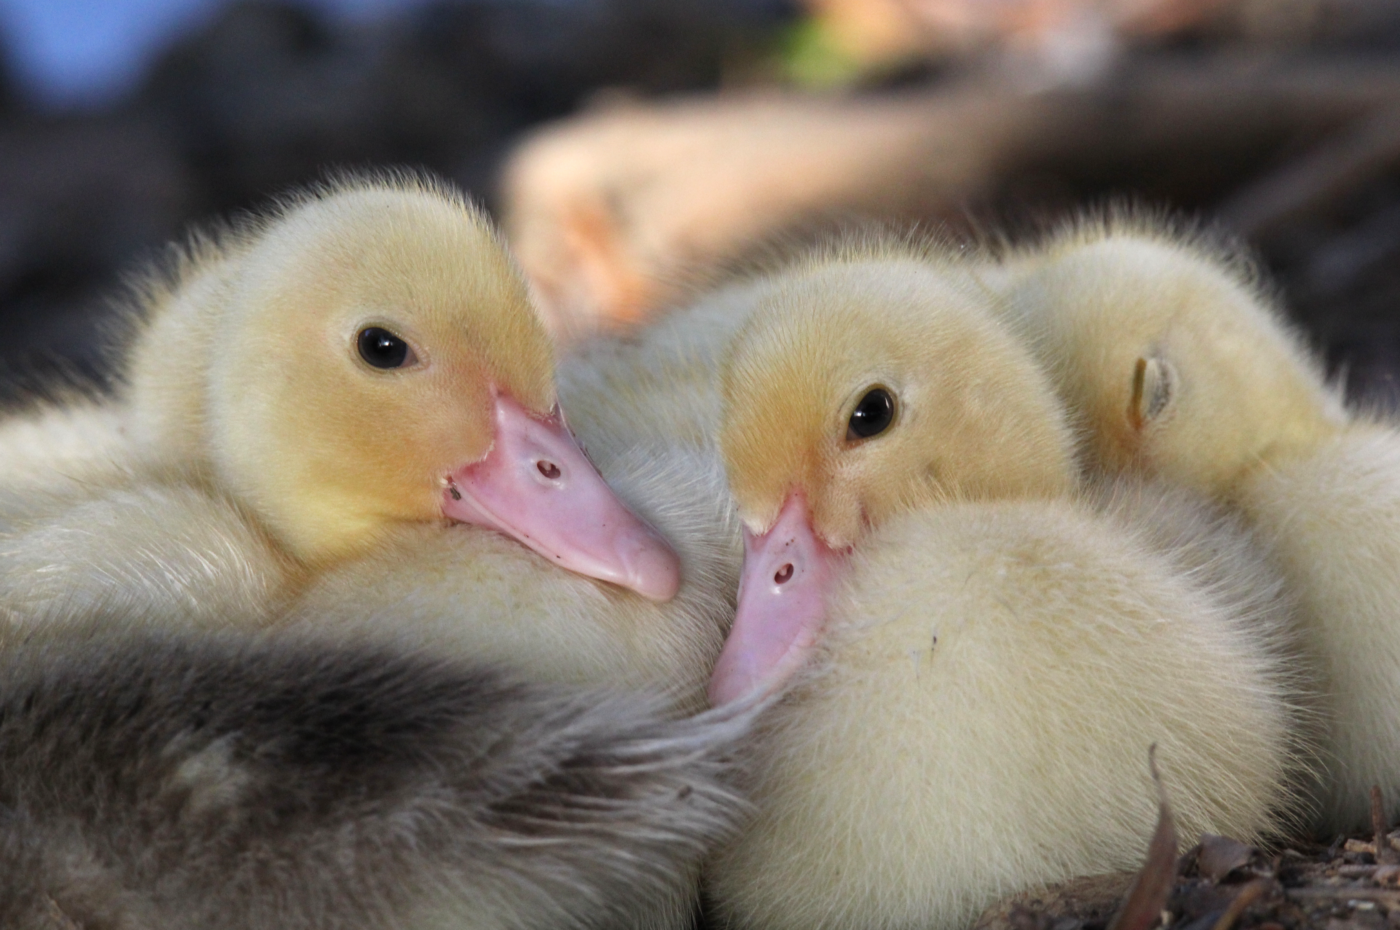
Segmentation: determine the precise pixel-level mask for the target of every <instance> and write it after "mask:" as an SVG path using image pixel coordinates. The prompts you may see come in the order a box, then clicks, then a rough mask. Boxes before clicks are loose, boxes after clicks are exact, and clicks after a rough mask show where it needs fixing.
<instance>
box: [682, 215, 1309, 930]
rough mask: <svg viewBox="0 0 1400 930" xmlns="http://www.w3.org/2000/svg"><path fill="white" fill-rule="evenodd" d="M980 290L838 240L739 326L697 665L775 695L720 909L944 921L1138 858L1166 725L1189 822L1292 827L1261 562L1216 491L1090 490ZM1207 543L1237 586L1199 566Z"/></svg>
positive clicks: (1276, 664) (713, 886) (877, 244)
mask: <svg viewBox="0 0 1400 930" xmlns="http://www.w3.org/2000/svg"><path fill="white" fill-rule="evenodd" d="M991 302H992V297H991V295H990V294H989V293H988V292H987V290H986V289H985V288H984V287H981V286H980V285H979V284H978V282H977V281H976V278H975V275H974V274H973V270H972V269H971V268H970V267H966V266H965V265H959V264H955V263H954V262H953V260H952V259H951V258H945V257H943V256H942V255H941V253H939V252H938V251H937V250H936V249H935V250H932V252H931V254H925V252H923V251H921V250H920V249H917V248H913V247H909V246H904V245H900V244H897V243H892V242H889V241H886V240H875V241H864V242H860V241H857V242H853V243H849V242H848V243H846V244H844V245H842V246H840V247H838V248H833V249H828V250H826V251H823V252H818V253H816V254H815V255H814V256H812V257H810V258H808V259H806V260H803V261H800V262H798V263H796V264H795V265H794V266H793V267H792V268H791V269H789V270H788V271H786V272H784V273H782V274H780V275H778V276H776V277H774V278H773V279H772V280H771V281H770V283H769V290H768V293H767V294H766V295H765V296H764V298H763V299H762V300H761V301H760V304H759V307H758V309H757V310H756V311H755V313H754V315H753V316H752V317H751V318H750V320H749V322H748V323H747V324H746V325H745V327H744V328H743V329H742V330H741V331H740V333H739V336H738V338H737V339H736V340H735V342H734V344H733V346H732V347H731V349H730V353H729V355H728V357H727V359H726V361H725V364H724V368H723V373H722V380H721V389H722V396H723V406H722V425H721V430H720V445H721V448H722V451H723V455H724V461H725V466H726V469H727V472H728V476H729V482H730V488H731V490H732V492H733V494H734V497H735V500H736V502H737V506H738V509H739V514H740V517H741V519H742V520H743V523H744V528H745V529H744V541H745V560H744V570H743V576H742V580H741V583H740V593H739V603H738V613H737V616H736V617H735V620H734V624H733V627H732V630H731V632H730V634H729V637H728V639H727V641H726V643H725V646H724V650H723V652H722V654H721V657H720V659H719V660H718V662H717V664H716V666H715V669H714V673H713V677H712V679H711V681H710V685H709V691H710V695H711V698H712V701H713V702H714V703H716V704H723V703H725V702H727V701H732V700H736V699H739V698H740V697H742V696H744V695H749V694H753V693H762V692H765V691H779V690H781V689H785V690H784V691H783V693H782V699H781V700H780V702H778V703H777V704H776V705H775V706H773V707H772V708H771V709H770V710H769V711H768V712H767V713H766V714H765V716H764V718H763V720H762V721H761V722H760V727H761V734H760V735H759V736H757V737H756V738H755V740H754V741H753V752H754V754H755V756H756V758H755V759H754V760H753V763H752V764H753V766H754V776H753V785H752V795H751V796H752V800H753V802H754V804H755V806H756V808H757V810H758V813H757V816H756V819H755V820H754V821H753V823H752V824H751V825H750V826H749V827H748V828H747V829H746V830H745V831H744V832H743V833H742V834H741V835H740V837H738V838H737V839H736V840H735V841H734V842H733V843H731V844H727V845H726V846H725V847H723V848H722V849H721V850H720V851H719V852H718V853H717V854H716V856H715V857H714V858H713V860H712V862H711V863H710V865H709V866H708V873H709V877H708V889H709V895H710V898H711V901H712V904H713V906H714V908H715V910H716V912H717V914H718V917H719V919H720V921H721V923H722V924H723V923H724V922H725V921H727V922H728V923H727V925H728V926H733V927H765V928H783V927H806V926H842V927H921V928H932V930H951V928H954V927H958V926H966V925H967V924H968V923H969V922H970V920H971V919H972V918H973V917H974V916H975V915H976V914H977V913H979V911H980V910H981V909H983V908H984V907H985V906H986V905H987V904H988V903H990V902H991V901H993V900H994V899H996V898H998V897H1000V896H1002V895H1005V894H1007V893H1010V892H1013V891H1016V890H1018V889H1021V888H1025V887H1029V886H1034V885H1037V884H1040V883H1049V882H1055V881H1060V880H1064V879H1067V878H1069V877H1071V876H1075V875H1080V874H1086V873H1093V872H1104V871H1112V870H1120V869H1127V868H1132V867H1133V866H1134V865H1135V863H1137V862H1138V861H1139V858H1140V856H1141V854H1142V849H1143V848H1144V846H1145V844H1146V840H1147V837H1148V836H1149V834H1150V833H1151V831H1152V828H1153V823H1154V820H1155V802H1154V798H1155V793H1154V791H1153V789H1152V787H1151V782H1150V778H1149V773H1148V764H1147V758H1148V750H1149V747H1150V746H1151V745H1152V744H1156V745H1157V747H1158V749H1157V758H1158V760H1159V762H1160V763H1161V767H1162V770H1163V776H1164V780H1165V783H1166V787H1167V790H1168V792H1169V793H1170V795H1171V797H1172V803H1173V807H1174V809H1175V811H1176V813H1177V817H1178V824H1179V829H1180V832H1181V834H1182V835H1183V836H1187V837H1190V836H1194V835H1195V834H1196V833H1197V832H1198V831H1207V830H1208V831H1212V832H1216V833H1224V834H1227V835H1231V836H1239V837H1246V838H1250V839H1256V838H1259V837H1261V836H1264V835H1267V834H1269V833H1270V832H1271V831H1273V830H1275V829H1277V828H1278V827H1279V826H1280V825H1281V824H1282V823H1283V822H1284V819H1285V810H1286V807H1287V801H1288V800H1289V795H1288V787H1287V786H1288V784H1289V780H1290V778H1292V772H1293V767H1294V766H1295V765H1296V764H1298V760H1299V758H1300V756H1299V750H1300V746H1299V737H1298V735H1297V734H1299V733H1300V732H1301V731H1300V730H1299V729H1298V726H1297V724H1298V718H1299V716H1300V712H1299V711H1298V710H1297V709H1295V707H1294V706H1293V704H1292V703H1291V702H1290V700H1289V697H1288V695H1289V694H1290V693H1291V689H1292V688H1294V687H1295V686H1296V683H1295V682H1294V681H1293V680H1292V678H1291V674H1292V673H1291V672H1290V669H1289V666H1288V664H1287V662H1286V661H1285V649H1286V642H1285V639H1284V622H1283V617H1282V616H1281V615H1280V612H1279V611H1278V610H1277V606H1278V603H1279V602H1278V601H1277V600H1276V592H1277V581H1276V579H1274V578H1272V576H1270V574H1269V573H1268V570H1267V565H1266V563H1264V562H1263V561H1262V560H1260V559H1258V558H1256V557H1255V556H1254V555H1253V554H1252V552H1251V550H1250V544H1249V541H1248V538H1247V536H1246V535H1244V534H1242V533H1240V532H1239V531H1238V528H1237V526H1236V524H1235V523H1234V522H1233V521H1231V520H1230V519H1229V518H1228V517H1223V518H1218V519H1217V518H1215V517H1212V516H1210V511H1209V508H1206V509H1204V510H1201V511H1200V512H1199V514H1198V515H1196V516H1192V514H1191V513H1189V512H1184V511H1183V513H1181V514H1180V515H1178V516H1177V517H1176V518H1175V521H1176V526H1175V527H1173V528H1171V529H1160V528H1156V527H1153V526H1151V525H1150V524H1149V525H1145V526H1144V525H1141V524H1139V523H1138V522H1137V521H1138V520H1139V519H1141V517H1142V515H1143V514H1144V513H1150V512H1151V508H1150V507H1148V506H1146V503H1145V502H1149V501H1150V500H1151V497H1152V494H1153V490H1152V488H1150V487H1148V486H1145V485H1144V486H1137V488H1136V490H1135V491H1134V492H1133V493H1131V494H1128V495H1112V494H1109V495H1104V496H1101V497H1099V498H1090V497H1088V496H1086V495H1082V494H1081V493H1080V492H1079V491H1078V490H1077V477H1078V476H1077V472H1076V469H1075V467H1074V463H1073V460H1072V450H1073V446H1072V437H1073V434H1072V431H1071V429H1070V427H1069V425H1068V423H1067V421H1066V418H1065V415H1064V411H1063V409H1062V407H1061V406H1060V403H1059V401H1058V400H1057V398H1056V397H1055V395H1054V392H1053V390H1052V388H1051V385H1050V382H1049V380H1048V379H1047V378H1046V376H1045V375H1044V373H1043V372H1042V371H1041V370H1040V368H1039V367H1038V366H1037V365H1036V363H1035V361H1034V359H1033V358H1032V357H1031V355H1030V353H1029V351H1027V350H1026V349H1025V347H1024V346H1022V345H1021V344H1020V343H1019V342H1018V341H1017V340H1016V339H1015V338H1014V336H1013V334H1012V333H1011V332H1009V331H1008V330H1007V329H1006V328H1005V327H1004V326H1003V325H1001V324H1000V323H999V322H998V320H997V319H996V318H995V313H994V310H993V309H992V307H991V306H990V304H991ZM1115 499H1117V500H1119V501H1120V502H1119V503H1115ZM1175 503H1176V502H1175V501H1173V500H1171V499H1168V498H1163V506H1164V507H1171V506H1174V505H1175ZM1212 548H1214V549H1215V550H1216V551H1217V553H1220V554H1217V555H1212V553H1211V549H1212ZM1178 550H1179V551H1178ZM1219 559H1225V560H1226V561H1227V562H1228V563H1229V564H1228V565H1227V566H1225V568H1227V569H1230V570H1248V571H1250V572H1252V573H1254V574H1253V575H1252V576H1251V577H1250V579H1249V583H1237V584H1234V585H1226V586H1221V587H1217V586H1214V585H1212V584H1210V583H1209V578H1210V577H1211V576H1213V575H1214V576H1218V575H1220V574H1222V571H1221V568H1220V566H1216V567H1215V568H1214V569H1213V571H1208V572H1206V573H1205V575H1206V576H1207V577H1205V578H1202V577H1199V576H1198V575H1196V574H1193V573H1191V572H1190V571H1189V569H1190V566H1191V564H1192V563H1196V564H1210V563H1213V562H1215V561H1217V560H1219Z"/></svg>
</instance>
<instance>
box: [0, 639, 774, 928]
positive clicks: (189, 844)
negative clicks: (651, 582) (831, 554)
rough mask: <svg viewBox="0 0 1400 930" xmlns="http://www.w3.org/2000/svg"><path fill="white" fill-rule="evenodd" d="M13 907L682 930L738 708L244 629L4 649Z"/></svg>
mask: <svg viewBox="0 0 1400 930" xmlns="http://www.w3.org/2000/svg"><path fill="white" fill-rule="evenodd" d="M0 668H3V674H0V682H3V684H0V757H3V764H0V923H3V925H4V926H5V927H11V928H15V930H39V928H45V927H50V926H53V925H54V922H55V921H59V922H71V923H74V924H76V925H81V926H88V927H95V926H123V927H126V926H133V927H135V926H139V927H143V928H152V930H157V928H172V930H173V928H176V927H179V928H199V930H215V928H248V927H266V928H275V930H296V928H308V930H309V928H313V927H327V926H335V927H347V928H358V927H364V928H370V927H385V926H448V925H451V926H459V927H472V928H478V927H480V928H497V927H499V928H526V927H538V928H556V927H595V926H618V927H668V926H684V925H686V924H687V923H688V921H689V919H690V908H691V900H690V899H691V896H692V894H693V886H694V882H695V870H696V864H697V862H698V860H699V858H700V856H701V855H702V854H703V852H704V851H705V849H706V848H708V847H709V846H710V845H712V844H713V843H714V842H715V841H717V840H718V839H721V838H723V837H724V836H725V835H727V834H728V832H729V831H730V830H731V829H732V825H733V823H734V821H735V819H736V818H737V817H738V816H740V815H741V813H742V811H743V805H742V803H741V802H740V801H739V799H738V798H737V796H736V795H735V794H734V792H733V791H732V789H730V788H729V787H727V786H726V783H725V781H726V777H727V772H728V769H729V767H730V763H729V759H730V750H731V748H732V746H733V744H734V742H735V741H736V740H737V739H738V738H739V737H740V735H741V734H742V732H743V729H744V727H745V725H746V724H745V722H744V716H743V715H742V714H739V715H735V714H729V715H713V714H712V715H709V716H708V717H706V718H700V719H692V720H683V721H677V720H671V719H670V718H669V717H668V716H667V715H666V713H665V712H664V711H662V709H661V708H660V706H659V705H658V703H657V702H656V701H654V700H651V699H648V698H647V697H645V696H643V695H622V694H618V693H609V692H606V691H601V690H598V689H591V690H590V689H569V688H564V687H561V686H541V685H526V684H521V683H519V682H518V681H514V680H512V679H511V678H510V677H509V676H506V675H503V674H501V673H499V672H497V671H495V670H493V669H492V668H490V667H489V666H484V665H481V664H479V663H478V664H470V665H465V666H460V665H456V664H454V663H450V662H442V661H438V660H432V659H427V658H424V657H421V656H420V657H415V656H411V655H406V654H403V653H400V652H395V651H391V650H385V649H383V648H366V647H353V646H352V647H346V646H343V645H338V644H335V643H331V642H324V641H322V642H316V641H297V640H295V639H286V638H282V639H276V638H267V639H257V638H249V637H246V636H224V637H218V636H208V635H206V636H201V637H198V638H193V637H189V636H186V635H177V636H171V635H170V634H169V633H168V632H166V633H161V634H135V633H131V632H128V633H127V634H126V635H123V636H120V637H115V638H114V637H112V636H110V635H105V636H104V635H101V634H99V635H96V636H94V637H93V638H90V639H86V640H84V639H79V638H71V637H70V638H67V639H62V640H57V641H50V642H47V643H46V642H43V641H41V640H37V639H36V640H30V641H29V642H27V643H25V644H22V645H19V646H13V647H10V648H8V649H7V650H6V652H5V654H4V655H3V657H0Z"/></svg>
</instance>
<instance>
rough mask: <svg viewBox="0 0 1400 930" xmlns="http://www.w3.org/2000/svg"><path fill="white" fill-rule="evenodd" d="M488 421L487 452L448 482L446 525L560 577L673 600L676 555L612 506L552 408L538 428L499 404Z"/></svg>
mask: <svg viewBox="0 0 1400 930" xmlns="http://www.w3.org/2000/svg"><path fill="white" fill-rule="evenodd" d="M494 419H495V427H496V435H495V441H494V442H493V444H492V446H491V451H490V452H488V453H487V454H486V457H485V458H484V459H482V460H481V461H479V462H473V463H472V464H470V465H466V466H464V467H462V468H459V469H457V470H456V471H454V472H453V473H452V474H451V475H449V476H448V478H447V488H446V489H445V490H444V491H443V498H442V512H443V515H444V516H446V517H449V518H450V519H453V520H460V521H462V522H463V523H475V524H478V525H480V526H486V527H490V528H491V529H493V530H498V531H500V532H502V533H505V534H506V535H507V536H510V537H512V538H514V539H517V540H519V541H520V542H522V543H524V544H525V545H526V546H529V547H530V548H531V549H533V550H535V551H536V552H538V553H539V554H540V555H542V556H544V557H545V558H547V559H549V560H551V561H553V562H556V563H558V564H559V565H560V566H561V567H563V568H567V569H569V570H570V571H575V572H578V573H579V574H580V575H587V576H588V577H590V578H598V579H601V580H603V581H610V582H612V583H613V584H618V585H622V586H623V587H625V588H631V589H632V590H633V591H636V592H637V593H638V594H640V595H642V596H643V597H646V598H650V599H651V600H653V601H669V600H670V599H671V598H673V597H675V595H676V591H677V589H679V588H680V584H681V566H680V559H679V558H677V556H676V553H675V551H674V550H672V549H671V547H670V545H668V544H667V542H666V540H665V539H663V538H662V537H661V534H659V533H657V532H656V530H654V529H652V528H651V527H650V526H648V525H647V524H646V523H645V522H643V521H642V520H641V519H640V518H639V517H638V516H637V515H636V514H634V513H632V511H631V510H628V509H627V505H625V504H624V503H622V501H620V500H618V499H617V496H616V495H615V494H613V491H612V488H610V487H608V486H607V484H606V483H604V481H603V478H602V476H601V475H599V474H598V471H597V469H595V468H594V467H593V463H592V462H590V461H588V459H587V458H586V457H585V456H584V454H583V450H582V449H580V448H579V447H578V444H577V443H576V442H575V441H574V438H573V435H572V434H571V433H570V432H569V429H568V427H566V426H565V425H564V421H563V418H562V417H561V416H560V415H559V412H558V410H557V409H556V410H555V412H554V413H553V414H551V415H550V416H549V417H547V418H544V419H540V418H538V417H535V416H533V415H531V414H530V413H529V412H528V411H527V410H526V409H525V408H524V407H522V406H521V405H520V404H518V403H516V402H515V401H514V400H512V399H511V398H509V397H506V396H505V395H497V396H496V409H495V418H494Z"/></svg>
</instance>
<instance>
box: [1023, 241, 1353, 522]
mask: <svg viewBox="0 0 1400 930" xmlns="http://www.w3.org/2000/svg"><path fill="white" fill-rule="evenodd" d="M1118 225H1119V227H1120V228H1115V226H1114V225H1113V224H1098V223H1090V224H1085V225H1081V226H1080V227H1078V228H1076V229H1074V230H1072V231H1071V232H1070V233H1069V234H1067V235H1065V236H1062V237H1061V238H1060V240H1059V241H1057V242H1054V243H1052V245H1051V246H1050V247H1049V249H1047V250H1046V253H1045V254H1044V256H1043V257H1042V258H1041V259H1040V260H1039V261H1037V260H1036V259H1035V257H1034V256H1032V257H1031V261H1030V262H1029V263H1028V264H1029V265H1030V266H1031V267H1032V268H1033V270H1032V271H1030V272H1029V273H1028V274H1026V275H1025V277H1024V278H1022V279H1021V281H1020V283H1019V284H1018V285H1017V286H1015V287H1014V288H1012V289H1011V290H1010V291H1009V293H1008V299H1007V301H1006V304H1005V308H1006V312H1007V313H1008V314H1009V319H1010V320H1011V322H1012V324H1013V326H1015V327H1016V328H1018V329H1021V330H1022V331H1023V332H1024V334H1025V335H1026V336H1027V337H1028V339H1029V340H1030V342H1031V344H1032V345H1033V346H1034V348H1035V350H1036V351H1037V353H1038V354H1039V355H1040V357H1041V358H1042V359H1043V360H1044V364H1045V367H1046V370H1047V371H1048V372H1049V374H1050V376H1051V378H1052V380H1053V381H1054V382H1055V383H1056V387H1057V388H1058V390H1059V391H1060V394H1061V396H1062V397H1063V398H1065V400H1066V402H1067V404H1068V405H1069V407H1070V409H1071V410H1072V411H1074V412H1075V413H1076V414H1077V416H1078V417H1080V423H1079V424H1077V425H1080V426H1082V427H1083V430H1084V440H1085V442H1086V443H1088V452H1089V457H1090V459H1091V460H1093V461H1094V462H1095V464H1097V465H1099V466H1102V467H1104V468H1106V469H1108V470H1110V471H1133V472H1138V473H1145V474H1152V475H1157V476H1160V477H1163V478H1166V479H1168V480H1171V481H1174V482H1178V483H1182V484H1185V485H1187V486H1190V487H1194V488H1196V489H1198V490H1201V491H1203V492H1205V493H1207V494H1210V495H1213V496H1216V497H1224V498H1228V497H1229V496H1230V495H1231V494H1232V491H1233V489H1234V488H1235V486H1236V485H1237V483H1238V482H1239V480H1240V479H1241V478H1242V477H1243V476H1244V475H1246V474H1248V473H1249V472H1250V471H1251V470H1252V469H1253V468H1254V467H1255V466H1257V465H1258V464H1260V463H1261V462H1265V461H1268V460H1270V459H1271V458H1272V457H1275V456H1280V455H1287V454H1288V453H1289V451H1290V450H1292V449H1297V448H1307V447H1308V445H1309V444H1311V443H1313V442H1315V441H1316V440H1317V439H1318V438H1319V437H1321V436H1324V435H1326V434H1327V433H1328V432H1329V431H1330V430H1331V429H1333V428H1335V425H1336V424H1337V423H1339V422H1340V421H1341V420H1342V419H1343V418H1344V414H1343V412H1342V408H1341V404H1340V401H1339V400H1338V398H1337V397H1336V396H1335V395H1334V394H1333V393H1332V392H1331V391H1330V390H1329V389H1328V388H1327V386H1326V384H1325V381H1324V379H1323V376H1322V373H1321V372H1320V370H1318V366H1317V365H1316V363H1315V362H1314V361H1313V359H1312V358H1311V356H1310V355H1309V353H1307V352H1306V351H1305V350H1304V349H1303V347H1302V344H1301V341H1300V340H1299V339H1298V338H1297V337H1296V336H1295V335H1294V333H1292V332H1291V331H1290V330H1289V328H1288V327H1287V326H1286V325H1285V324H1284V323H1283V322H1282V321H1281V320H1280V319H1278V318H1277V316H1276V314H1275V313H1274V311H1273V309H1272V308H1271V307H1270V306H1269V301H1268V300H1267V298H1266V296H1265V295H1264V294H1263V293H1262V291H1261V289H1260V288H1259V287H1258V285H1257V284H1256V283H1255V282H1254V280H1253V277H1252V274H1251V273H1250V272H1249V271H1248V269H1246V268H1244V267H1243V266H1241V265H1240V263H1239V262H1238V261H1235V260H1233V259H1230V258H1228V257H1225V256H1224V255H1223V254H1219V253H1213V252H1212V251H1211V250H1209V249H1207V248H1204V247H1202V246H1200V245H1198V244H1196V243H1194V242H1192V241H1190V240H1189V239H1178V238H1173V237H1171V236H1169V235H1168V234H1167V233H1165V232H1159V231H1156V230H1154V229H1152V227H1151V226H1148V225H1144V224H1141V223H1139V224H1137V225H1136V226H1134V225H1132V224H1128V226H1127V228H1126V229H1123V228H1121V227H1122V225H1123V224H1121V223H1120V224H1118Z"/></svg>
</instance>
